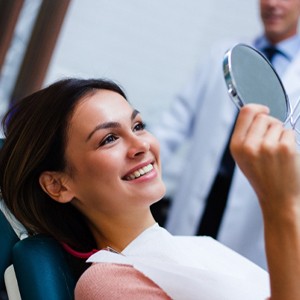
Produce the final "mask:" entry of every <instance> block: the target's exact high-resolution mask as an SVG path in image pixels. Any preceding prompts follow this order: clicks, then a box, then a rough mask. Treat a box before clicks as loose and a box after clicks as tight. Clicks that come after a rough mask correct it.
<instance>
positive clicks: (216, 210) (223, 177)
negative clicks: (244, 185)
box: [196, 125, 235, 238]
mask: <svg viewBox="0 0 300 300" xmlns="http://www.w3.org/2000/svg"><path fill="white" fill-rule="evenodd" d="M233 128H234V125H233ZM233 128H232V130H231V132H230V135H229V139H228V141H227V144H226V147H225V149H224V152H223V155H222V159H221V162H220V165H219V169H218V172H217V175H216V177H215V180H214V183H213V185H212V187H211V190H210V192H209V194H208V197H207V198H206V206H205V209H204V212H203V214H202V218H201V221H200V224H199V226H198V230H197V233H196V234H197V235H208V236H211V237H213V238H217V234H218V231H219V227H220V224H221V220H222V217H223V213H224V210H225V207H226V203H227V198H228V193H229V189H230V185H231V181H232V176H233V172H234V167H235V162H234V160H233V158H232V156H231V153H230V150H229V145H230V140H231V135H232V131H233Z"/></svg>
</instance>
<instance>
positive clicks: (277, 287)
mask: <svg viewBox="0 0 300 300" xmlns="http://www.w3.org/2000/svg"><path fill="white" fill-rule="evenodd" d="M268 112H269V111H268V108H266V107H264V106H261V105H254V104H251V105H246V106H245V107H243V108H242V109H241V111H240V114H239V117H238V119H237V122H236V126H235V130H234V133H233V136H232V140H231V151H232V154H233V157H234V159H235V160H236V162H237V164H238V165H239V167H240V169H241V170H242V171H243V173H244V174H245V175H246V177H247V178H248V180H249V181H250V183H251V185H252V186H253V188H254V190H255V192H256V194H257V196H258V198H259V202H260V206H261V208H262V213H263V218H264V230H265V242H266V243H265V244H266V254H267V260H268V267H269V273H270V282H271V298H272V300H286V299H289V300H294V299H295V300H296V299H297V300H299V299H300V285H299V278H300V159H299V154H298V153H297V146H296V142H295V135H294V132H293V131H292V130H288V129H285V128H284V127H283V125H282V123H281V122H280V121H279V120H277V119H275V118H273V117H270V116H269V115H268Z"/></svg>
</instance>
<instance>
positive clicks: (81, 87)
mask: <svg viewBox="0 0 300 300" xmlns="http://www.w3.org/2000/svg"><path fill="white" fill-rule="evenodd" d="M3 125H4V133H5V142H4V145H3V147H2V149H1V152H0V155H1V156H0V188H1V193H2V196H3V201H5V203H6V205H7V208H8V209H10V211H11V212H12V213H13V214H14V215H15V216H16V217H17V219H18V220H19V221H20V222H21V223H22V224H23V225H24V226H25V227H26V229H27V231H28V233H29V234H30V235H34V234H36V233H43V234H46V235H48V236H51V237H53V238H54V239H55V240H57V241H58V242H59V243H60V244H61V245H62V247H63V248H64V249H65V250H66V251H67V252H68V253H69V254H70V255H72V256H74V258H75V259H78V260H79V261H80V262H82V264H83V265H85V267H83V269H82V270H81V273H83V274H82V275H81V276H80V274H79V276H80V278H79V280H78V282H77V285H76V289H75V299H77V300H81V299H84V300H87V299H89V300H94V299H95V300H96V299H120V298H122V299H175V300H176V299H198V298H199V297H200V298H201V299H210V300H220V299H231V300H235V299H236V300H239V299H245V300H248V299H249V300H252V299H253V300H254V299H255V300H259V299H261V300H265V299H267V297H270V296H271V298H272V299H273V300H286V299H289V300H294V299H295V300H296V299H299V298H300V286H299V277H300V251H299V249H300V223H299V222H300V221H299V220H300V185H299V182H300V171H299V170H300V154H299V153H298V152H297V149H296V142H295V135H294V132H293V131H292V130H291V129H285V128H284V127H283V126H282V123H281V122H280V121H279V120H277V119H275V118H273V117H271V116H269V110H268V108H267V107H264V106H261V105H254V104H252V105H247V106H245V107H243V108H242V109H241V112H240V114H239V117H238V119H237V122H236V129H235V131H234V133H233V137H232V142H231V149H232V152H233V155H234V157H235V159H236V161H237V163H238V164H239V166H240V168H241V170H242V171H243V172H244V173H245V175H246V176H247V178H248V179H249V181H250V182H251V184H252V186H253V188H254V190H255V192H256V193H257V196H258V199H259V204H260V206H261V209H262V212H263V216H264V225H265V238H266V252H267V256H268V264H269V270H270V277H269V275H268V273H267V272H266V271H265V270H263V269H262V268H260V267H258V266H257V265H255V264H254V263H252V262H251V261H249V260H247V259H245V258H243V257H242V256H240V255H239V254H237V253H235V252H234V251H232V250H230V249H229V248H227V247H225V246H223V245H221V244H220V243H219V242H217V241H215V240H214V239H212V238H208V237H189V236H187V237H183V236H182V237H176V236H172V235H171V234H170V233H168V232H167V231H166V230H165V229H164V228H162V227H159V226H158V224H157V223H156V222H155V220H154V218H153V216H152V214H151V210H150V206H151V205H152V204H153V203H155V202H156V201H158V200H159V199H161V198H162V197H163V196H164V193H165V186H164V183H163V181H162V177H161V163H160V155H159V144H158V141H157V140H156V139H155V138H154V136H153V135H151V134H150V133H149V132H148V131H147V130H146V129H145V125H144V123H143V119H142V117H141V114H140V113H139V111H138V110H136V109H134V108H133V107H132V106H131V105H130V104H129V103H128V101H127V100H126V96H125V94H124V92H123V91H122V90H121V88H120V87H119V86H117V85H116V84H114V83H113V82H110V81H107V80H99V79H74V78H73V79H71V78H70V79H66V80H62V81H59V82H56V83H54V84H52V85H50V86H49V87H47V88H45V89H43V90H40V91H38V92H36V93H34V94H32V95H29V96H27V97H26V98H24V99H23V100H21V101H18V103H17V104H16V105H15V106H14V107H13V108H12V109H11V110H10V111H9V112H8V113H7V115H6V117H5V118H4V121H3ZM291 178H292V179H293V180H291ZM87 258H88V262H89V263H85V260H86V259H87ZM90 263H93V264H92V265H91V266H90ZM85 269H86V270H85ZM84 270H85V271H84Z"/></svg>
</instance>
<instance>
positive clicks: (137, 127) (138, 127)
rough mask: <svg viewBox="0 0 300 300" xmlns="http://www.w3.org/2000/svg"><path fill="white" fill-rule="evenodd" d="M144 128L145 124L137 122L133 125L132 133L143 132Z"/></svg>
mask: <svg viewBox="0 0 300 300" xmlns="http://www.w3.org/2000/svg"><path fill="white" fill-rule="evenodd" d="M145 128H146V124H145V123H143V122H139V123H137V124H135V125H134V127H133V131H141V130H144V129H145Z"/></svg>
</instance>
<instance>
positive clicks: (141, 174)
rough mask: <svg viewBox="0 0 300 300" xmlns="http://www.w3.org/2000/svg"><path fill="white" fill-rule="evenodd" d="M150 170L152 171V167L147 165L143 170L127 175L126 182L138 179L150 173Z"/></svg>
mask: <svg viewBox="0 0 300 300" xmlns="http://www.w3.org/2000/svg"><path fill="white" fill-rule="evenodd" d="M151 170H153V165H152V164H149V165H147V166H145V167H143V168H140V169H138V170H136V171H134V172H133V173H131V174H129V175H128V176H126V178H125V179H126V180H133V179H136V178H139V177H141V176H143V175H145V174H147V173H149V172H151Z"/></svg>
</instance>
